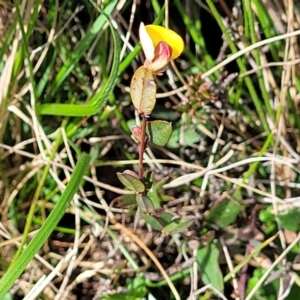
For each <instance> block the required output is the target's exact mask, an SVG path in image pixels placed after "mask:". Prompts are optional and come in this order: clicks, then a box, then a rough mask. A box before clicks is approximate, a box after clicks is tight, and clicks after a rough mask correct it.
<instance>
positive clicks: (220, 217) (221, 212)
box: [206, 190, 242, 228]
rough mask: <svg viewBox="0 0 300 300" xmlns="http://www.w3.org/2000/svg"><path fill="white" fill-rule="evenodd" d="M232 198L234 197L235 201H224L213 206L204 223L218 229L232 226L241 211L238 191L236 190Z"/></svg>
mask: <svg viewBox="0 0 300 300" xmlns="http://www.w3.org/2000/svg"><path fill="white" fill-rule="evenodd" d="M233 196H235V199H224V200H222V202H220V203H218V204H217V205H216V206H214V207H213V208H212V209H211V210H210V212H209V214H208V216H207V218H206V221H207V222H208V223H212V224H216V225H218V226H219V227H220V228H225V227H227V226H228V225H230V224H232V223H233V222H234V221H235V220H236V218H237V216H238V215H239V213H240V211H241V209H242V206H241V204H240V200H241V194H240V191H239V190H237V191H236V192H235V194H234V195H233Z"/></svg>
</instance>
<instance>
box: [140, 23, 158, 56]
mask: <svg viewBox="0 0 300 300" xmlns="http://www.w3.org/2000/svg"><path fill="white" fill-rule="evenodd" d="M139 35H140V41H141V44H142V48H143V51H144V53H145V57H146V60H148V61H152V59H153V58H154V52H155V46H154V44H153V40H152V39H151V37H150V35H149V33H148V31H147V30H146V27H145V25H144V23H143V22H141V24H140V28H139Z"/></svg>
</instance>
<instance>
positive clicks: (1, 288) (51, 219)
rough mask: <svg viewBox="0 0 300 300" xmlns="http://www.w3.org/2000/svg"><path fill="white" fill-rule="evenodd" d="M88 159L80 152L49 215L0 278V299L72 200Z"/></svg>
mask: <svg viewBox="0 0 300 300" xmlns="http://www.w3.org/2000/svg"><path fill="white" fill-rule="evenodd" d="M89 161H90V158H89V156H88V155H87V154H86V153H82V155H81V156H80V158H79V161H78V163H77V165H76V167H75V169H74V173H73V174H72V177H71V179H70V181H69V184H68V185H67V187H66V189H65V191H64V193H63V194H62V196H61V197H60V199H59V201H58V202H57V204H56V205H55V206H54V208H53V210H52V211H51V213H50V215H49V216H48V218H47V219H46V221H45V222H44V224H43V225H42V227H41V228H40V230H39V231H38V233H37V234H36V236H35V237H34V238H33V239H32V240H31V242H30V243H29V245H28V246H27V248H26V249H25V250H24V251H23V252H22V254H21V255H20V256H19V257H18V259H17V260H16V261H15V263H14V264H13V265H12V266H10V268H9V269H8V271H7V272H6V273H5V274H4V276H3V277H2V278H1V280H0V299H3V297H4V295H5V294H6V292H7V291H8V290H9V289H10V288H11V287H12V285H13V284H14V283H15V281H16V280H17V278H18V277H19V276H20V275H21V273H22V272H23V271H24V270H25V268H26V266H27V265H28V264H29V262H30V261H31V260H32V259H33V257H34V255H35V254H36V253H37V252H38V251H39V249H40V248H41V247H42V245H43V244H44V243H45V241H46V240H47V238H48V237H49V236H50V234H51V233H52V231H53V230H54V229H55V227H56V225H57V224H58V222H59V221H60V219H61V218H62V216H63V215H64V213H65V211H66V209H67V207H68V206H69V204H70V202H71V201H72V199H73V197H74V194H75V193H76V191H77V190H78V188H79V186H80V183H81V180H82V177H83V176H84V174H85V171H86V168H87V167H88V164H89Z"/></svg>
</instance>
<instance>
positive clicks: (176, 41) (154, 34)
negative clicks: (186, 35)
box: [143, 24, 184, 60]
mask: <svg viewBox="0 0 300 300" xmlns="http://www.w3.org/2000/svg"><path fill="white" fill-rule="evenodd" d="M143 25H144V24H143ZM144 27H145V28H146V31H147V32H148V35H149V36H150V38H151V39H152V41H153V43H154V47H156V46H157V45H158V43H159V42H162V41H164V42H166V43H167V44H168V45H169V46H170V47H171V48H172V56H171V60H173V59H175V58H177V57H178V56H179V55H180V54H181V53H182V51H183V49H184V42H183V40H182V38H181V36H180V35H178V34H177V33H176V32H175V31H173V30H171V29H168V28H165V27H162V26H159V25H146V26H144ZM143 49H144V47H143ZM144 51H145V50H144Z"/></svg>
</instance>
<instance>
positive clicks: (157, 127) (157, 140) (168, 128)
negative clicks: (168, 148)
mask: <svg viewBox="0 0 300 300" xmlns="http://www.w3.org/2000/svg"><path fill="white" fill-rule="evenodd" d="M146 132H147V135H148V136H149V138H150V141H151V142H152V143H153V144H155V145H157V146H161V147H162V146H164V145H166V144H167V142H168V141H169V139H170V137H171V134H172V124H171V123H170V122H167V121H161V120H157V121H149V122H148V123H147V130H146Z"/></svg>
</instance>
